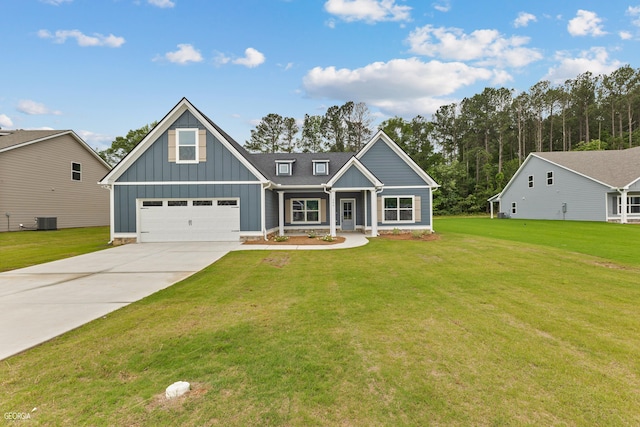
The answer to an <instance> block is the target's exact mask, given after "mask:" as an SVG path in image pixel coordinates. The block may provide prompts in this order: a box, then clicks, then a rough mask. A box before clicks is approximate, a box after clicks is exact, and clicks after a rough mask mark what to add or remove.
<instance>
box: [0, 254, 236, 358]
mask: <svg viewBox="0 0 640 427" xmlns="http://www.w3.org/2000/svg"><path fill="white" fill-rule="evenodd" d="M240 248H241V244H240V243H239V242H202V243H199V242H189V243H145V244H140V245H125V246H119V247H115V248H110V249H106V250H104V251H100V252H94V253H91V254H86V255H80V256H77V257H73V258H68V259H64V260H60V261H54V262H50V263H46V264H40V265H36V266H33V267H27V268H22V269H19V270H13V271H8V272H5V273H0V298H1V302H2V310H0V360H1V359H4V358H7V357H9V356H12V355H14V354H17V353H19V352H21V351H24V350H26V349H28V348H30V347H33V346H35V345H38V344H40V343H42V342H44V341H47V340H49V339H51V338H53V337H56V336H58V335H60V334H62V333H64V332H66V331H69V330H71V329H74V328H77V327H78V326H81V325H83V324H85V323H87V322H89V321H91V320H93V319H97V318H99V317H101V316H104V315H105V314H107V313H110V312H112V311H114V310H117V309H118V308H121V307H124V306H126V305H128V304H130V303H132V302H134V301H137V300H139V299H141V298H144V297H146V296H148V295H151V294H153V293H154V292H157V291H159V290H161V289H164V288H166V287H168V286H170V285H172V284H174V283H176V282H178V281H180V280H182V279H184V278H186V277H188V276H190V275H192V274H193V273H195V272H197V271H199V270H201V269H203V268H204V267H206V266H208V265H210V264H211V263H213V262H215V261H217V260H218V259H220V258H221V257H223V256H224V255H226V254H227V253H228V252H229V251H232V250H237V249H240Z"/></svg>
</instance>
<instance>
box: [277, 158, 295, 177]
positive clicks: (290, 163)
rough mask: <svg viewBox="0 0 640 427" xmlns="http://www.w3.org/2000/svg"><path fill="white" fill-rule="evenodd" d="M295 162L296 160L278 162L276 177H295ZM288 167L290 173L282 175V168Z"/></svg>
mask: <svg viewBox="0 0 640 427" xmlns="http://www.w3.org/2000/svg"><path fill="white" fill-rule="evenodd" d="M293 162H295V160H276V175H277V176H291V175H293ZM281 165H287V167H288V170H289V172H288V173H280V166H281Z"/></svg>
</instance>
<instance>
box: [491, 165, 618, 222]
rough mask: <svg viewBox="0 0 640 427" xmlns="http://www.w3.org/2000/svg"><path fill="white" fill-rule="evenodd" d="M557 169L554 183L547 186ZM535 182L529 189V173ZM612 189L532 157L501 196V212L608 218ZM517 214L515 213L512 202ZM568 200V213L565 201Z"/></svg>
mask: <svg viewBox="0 0 640 427" xmlns="http://www.w3.org/2000/svg"><path fill="white" fill-rule="evenodd" d="M547 172H553V185H547ZM530 175H533V177H534V185H533V188H529V186H528V185H529V181H528V180H529V176H530ZM608 191H609V188H608V187H606V186H605V185H602V184H599V183H597V182H595V181H593V180H591V179H588V178H586V177H584V176H582V175H578V174H577V173H574V172H571V171H569V170H567V169H564V168H561V167H558V166H556V165H554V164H552V163H549V162H546V161H544V160H542V159H539V158H537V157H531V158H530V159H529V161H528V162H527V164H526V165H525V167H524V168H522V169H521V170H520V171H519V172H518V173H517V174H516V176H515V177H514V178H513V180H512V181H511V183H510V185H509V187H508V188H507V189H506V191H504V192H503V194H502V195H501V197H500V211H501V212H505V213H507V214H509V215H510V216H511V217H512V218H524V219H550V220H562V219H566V220H579V221H605V220H606V214H607V212H606V208H605V203H606V200H607V192H608ZM514 202H515V203H516V207H517V209H516V213H515V214H513V213H511V206H512V203H514ZM565 203H566V212H563V208H562V206H563V204H565Z"/></svg>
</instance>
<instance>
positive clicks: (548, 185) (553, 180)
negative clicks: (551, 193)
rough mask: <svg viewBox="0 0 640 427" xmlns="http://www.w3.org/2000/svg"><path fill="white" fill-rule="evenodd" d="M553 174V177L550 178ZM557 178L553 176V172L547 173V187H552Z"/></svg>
mask: <svg viewBox="0 0 640 427" xmlns="http://www.w3.org/2000/svg"><path fill="white" fill-rule="evenodd" d="M549 174H551V176H549ZM555 179H556V177H555V176H554V174H553V171H547V187H551V186H552V185H553V184H554V182H555ZM549 180H551V184H549Z"/></svg>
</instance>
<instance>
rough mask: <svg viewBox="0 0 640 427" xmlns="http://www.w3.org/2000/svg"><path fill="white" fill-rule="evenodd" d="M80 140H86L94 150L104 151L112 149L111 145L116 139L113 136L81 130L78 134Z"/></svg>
mask: <svg viewBox="0 0 640 427" xmlns="http://www.w3.org/2000/svg"><path fill="white" fill-rule="evenodd" d="M76 133H77V134H78V136H80V138H82V139H83V140H84V142H86V143H87V144H89V146H91V147H92V148H96V149H98V150H104V149H106V148H109V147H111V143H112V142H113V140H114V139H115V138H114V137H113V136H109V135H104V134H100V133H95V132H91V131H89V130H79V131H78V132H76Z"/></svg>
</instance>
